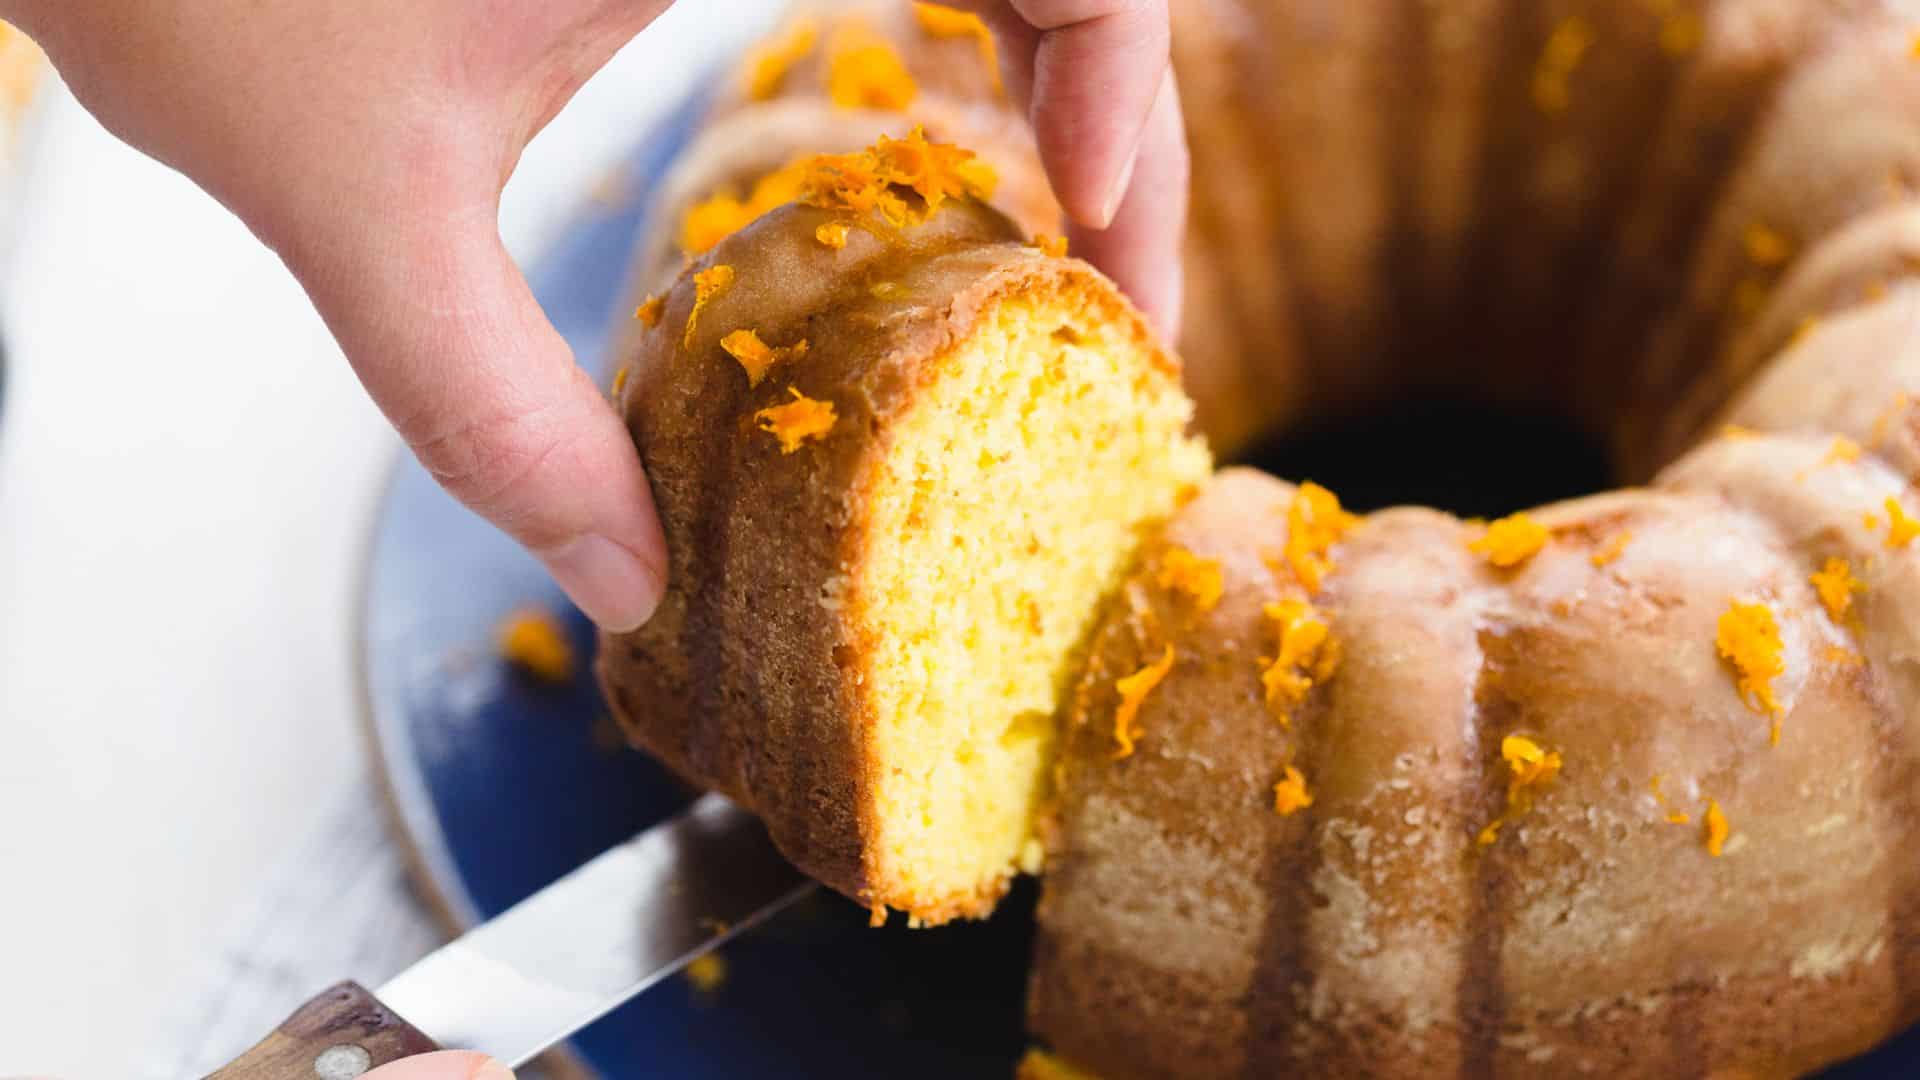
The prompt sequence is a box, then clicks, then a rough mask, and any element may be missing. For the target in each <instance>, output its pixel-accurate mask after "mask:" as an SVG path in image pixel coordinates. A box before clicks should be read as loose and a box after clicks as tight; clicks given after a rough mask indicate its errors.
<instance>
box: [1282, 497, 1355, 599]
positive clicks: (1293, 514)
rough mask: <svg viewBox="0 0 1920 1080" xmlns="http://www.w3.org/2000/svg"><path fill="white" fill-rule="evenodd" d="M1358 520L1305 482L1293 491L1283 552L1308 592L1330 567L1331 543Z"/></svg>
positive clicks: (1314, 589) (1317, 588)
mask: <svg viewBox="0 0 1920 1080" xmlns="http://www.w3.org/2000/svg"><path fill="white" fill-rule="evenodd" d="M1359 522H1360V519H1359V518H1358V517H1357V516H1355V515H1353V514H1349V513H1347V512H1346V511H1345V510H1342V509H1341V508H1340V498H1339V496H1337V495H1335V494H1334V493H1333V492H1331V491H1328V490H1327V489H1326V488H1323V487H1321V486H1320V485H1319V484H1316V483H1313V482H1312V481H1308V482H1306V483H1304V484H1301V485H1300V487H1299V488H1298V489H1297V490H1296V491H1294V493H1293V501H1292V502H1291V503H1289V504H1288V505H1287V544H1286V549H1285V552H1284V555H1285V558H1286V561H1287V565H1288V566H1289V567H1290V568H1291V569H1292V570H1293V575H1294V577H1296V578H1298V579H1299V581H1300V585H1301V586H1302V587H1303V588H1305V589H1306V590H1307V591H1308V592H1309V593H1314V592H1319V591H1320V585H1321V583H1322V582H1324V581H1325V580H1326V576H1327V574H1328V573H1330V572H1332V570H1333V559H1332V558H1331V556H1330V553H1331V551H1332V550H1333V545H1335V544H1337V543H1339V542H1340V540H1341V538H1342V537H1344V536H1346V534H1347V533H1348V532H1350V531H1352V529H1353V527H1354V526H1355V525H1357V524H1359Z"/></svg>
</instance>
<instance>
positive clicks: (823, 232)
mask: <svg viewBox="0 0 1920 1080" xmlns="http://www.w3.org/2000/svg"><path fill="white" fill-rule="evenodd" d="M851 231H853V230H852V227H851V226H849V225H848V224H847V223H846V222H844V221H829V222H827V223H826V224H824V225H822V226H820V227H819V228H817V229H815V230H813V238H814V239H815V240H818V241H820V244H821V246H822V247H828V248H832V249H833V250H834V251H839V250H840V249H842V248H844V247H846V246H847V234H848V233H849V232H851Z"/></svg>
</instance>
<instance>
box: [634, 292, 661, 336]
mask: <svg viewBox="0 0 1920 1080" xmlns="http://www.w3.org/2000/svg"><path fill="white" fill-rule="evenodd" d="M666 310H667V301H666V299H665V298H663V297H659V296H649V297H647V298H646V300H644V301H642V302H641V304H640V306H639V307H637V308H634V309H633V317H634V318H636V319H639V320H640V325H641V326H644V327H646V328H647V329H649V330H651V329H653V328H654V327H656V326H659V325H660V316H661V315H662V314H664V313H665V312H666Z"/></svg>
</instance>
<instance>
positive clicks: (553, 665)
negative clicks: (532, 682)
mask: <svg viewBox="0 0 1920 1080" xmlns="http://www.w3.org/2000/svg"><path fill="white" fill-rule="evenodd" d="M498 647H499V650H500V658H501V659H503V660H505V661H506V662H507V663H509V664H512V665H513V666H514V667H517V668H519V669H520V670H522V671H524V672H526V673H527V674H529V675H532V676H533V677H534V678H536V679H539V680H541V681H542V682H550V683H564V682H568V681H570V680H571V679H572V678H573V672H574V655H573V642H571V641H569V640H568V639H567V632H566V631H565V630H564V629H562V628H561V626H560V624H559V623H558V622H557V621H555V620H554V617H553V616H552V615H550V614H548V613H547V612H545V611H542V610H540V609H539V608H521V609H520V610H518V611H516V612H514V613H513V614H511V615H509V616H507V617H506V619H505V620H503V621H502V622H501V623H500V629H499V632H498Z"/></svg>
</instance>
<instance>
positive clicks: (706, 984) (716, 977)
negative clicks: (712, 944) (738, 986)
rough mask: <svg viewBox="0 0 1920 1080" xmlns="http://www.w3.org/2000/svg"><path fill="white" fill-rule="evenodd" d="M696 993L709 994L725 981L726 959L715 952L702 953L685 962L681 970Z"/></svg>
mask: <svg viewBox="0 0 1920 1080" xmlns="http://www.w3.org/2000/svg"><path fill="white" fill-rule="evenodd" d="M681 970H682V972H683V973H684V974H685V975H686V977H687V981H688V982H690V983H692V984H693V989H694V991H695V992H697V993H701V994H711V993H713V992H714V991H716V990H718V989H720V984H721V983H724V982H726V981H727V958H726V957H724V956H721V955H720V953H719V952H718V951H717V950H715V951H709V952H703V953H701V954H700V955H699V956H696V957H694V958H693V959H691V960H689V961H687V966H686V967H685V968H682V969H681Z"/></svg>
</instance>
